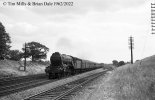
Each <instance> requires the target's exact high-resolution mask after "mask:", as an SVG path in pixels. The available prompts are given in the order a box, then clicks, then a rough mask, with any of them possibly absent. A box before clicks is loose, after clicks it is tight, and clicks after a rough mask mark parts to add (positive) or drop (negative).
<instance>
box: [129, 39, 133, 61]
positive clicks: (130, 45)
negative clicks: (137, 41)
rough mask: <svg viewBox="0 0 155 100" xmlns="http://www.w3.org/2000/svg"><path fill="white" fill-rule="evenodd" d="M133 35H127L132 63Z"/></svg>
mask: <svg viewBox="0 0 155 100" xmlns="http://www.w3.org/2000/svg"><path fill="white" fill-rule="evenodd" d="M133 41H134V40H133V37H132V36H130V37H129V49H130V50H131V64H133V48H134V47H133V44H134V43H133Z"/></svg>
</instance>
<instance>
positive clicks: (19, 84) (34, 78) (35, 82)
mask: <svg viewBox="0 0 155 100" xmlns="http://www.w3.org/2000/svg"><path fill="white" fill-rule="evenodd" d="M52 81H55V80H48V78H47V76H46V75H45V74H39V75H31V76H24V77H16V78H12V79H11V78H7V79H1V80H0V97H2V96H5V95H9V94H11V93H15V92H19V91H22V90H26V89H29V88H32V87H37V86H39V85H43V84H47V83H50V82H52Z"/></svg>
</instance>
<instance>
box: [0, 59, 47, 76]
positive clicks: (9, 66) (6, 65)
mask: <svg viewBox="0 0 155 100" xmlns="http://www.w3.org/2000/svg"><path fill="white" fill-rule="evenodd" d="M23 66H24V62H22V61H21V62H18V61H12V60H0V77H14V76H25V75H32V74H38V73H44V69H45V67H46V66H48V65H46V64H43V63H37V62H31V61H28V62H27V66H26V71H23V68H24V67H23Z"/></svg>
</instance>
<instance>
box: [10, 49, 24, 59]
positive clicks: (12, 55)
mask: <svg viewBox="0 0 155 100" xmlns="http://www.w3.org/2000/svg"><path fill="white" fill-rule="evenodd" d="M9 57H10V60H15V61H19V60H20V59H21V58H22V52H20V51H19V50H10V51H9Z"/></svg>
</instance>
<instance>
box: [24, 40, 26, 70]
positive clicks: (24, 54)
mask: <svg viewBox="0 0 155 100" xmlns="http://www.w3.org/2000/svg"><path fill="white" fill-rule="evenodd" d="M24 51H25V52H24V59H25V60H24V71H26V43H25V49H24Z"/></svg>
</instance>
